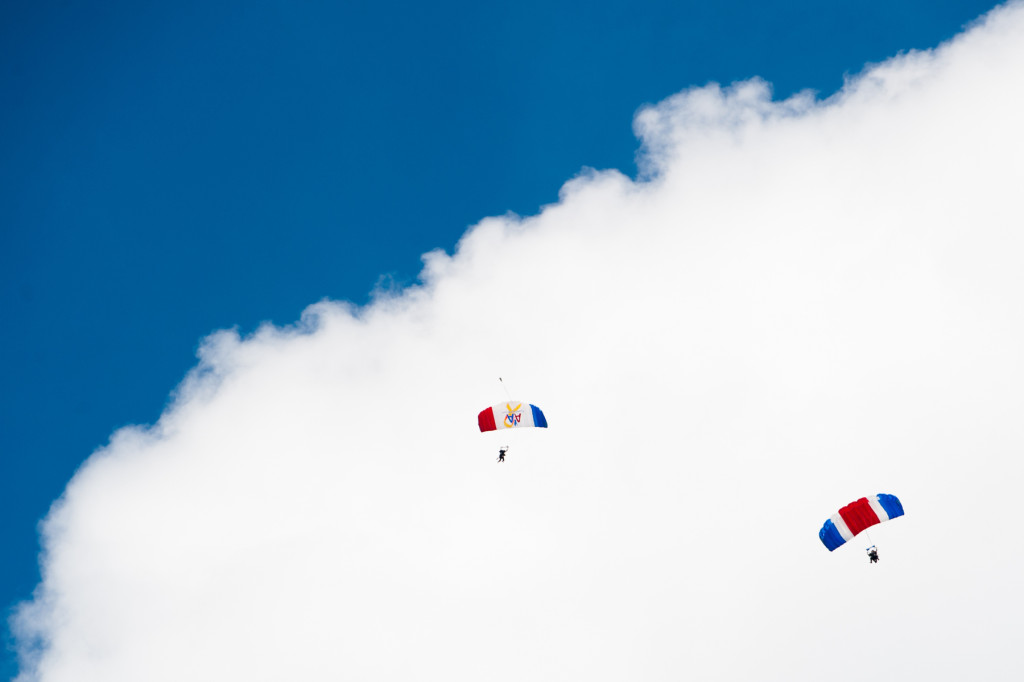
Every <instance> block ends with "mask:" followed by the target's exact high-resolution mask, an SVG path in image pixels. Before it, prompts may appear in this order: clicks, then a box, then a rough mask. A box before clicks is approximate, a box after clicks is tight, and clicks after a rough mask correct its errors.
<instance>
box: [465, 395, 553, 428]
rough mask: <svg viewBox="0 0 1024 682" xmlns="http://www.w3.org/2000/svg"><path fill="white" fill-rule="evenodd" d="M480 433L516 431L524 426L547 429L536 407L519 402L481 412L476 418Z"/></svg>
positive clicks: (510, 402)
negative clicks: (503, 430)
mask: <svg viewBox="0 0 1024 682" xmlns="http://www.w3.org/2000/svg"><path fill="white" fill-rule="evenodd" d="M477 422H479V424H480V430H481V431H497V430H499V429H518V428H523V427H524V426H536V427H539V428H542V429H546V428H547V427H548V420H547V419H545V418H544V413H543V412H541V411H540V408H539V407H537V406H536V405H530V404H529V403H524V402H522V401H519V400H509V401H508V402H504V403H501V404H500V405H494V406H492V407H488V408H487V409H485V410H483V411H482V412H481V413H480V414H479V415H478V416H477Z"/></svg>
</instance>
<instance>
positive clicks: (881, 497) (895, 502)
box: [878, 493, 903, 519]
mask: <svg viewBox="0 0 1024 682" xmlns="http://www.w3.org/2000/svg"><path fill="white" fill-rule="evenodd" d="M878 504H880V505H882V509H884V510H885V513H886V514H888V515H889V518H890V519H895V518H896V517H897V516H903V505H902V504H900V500H899V498H898V497H896V496H895V495H886V494H885V493H879V494H878Z"/></svg>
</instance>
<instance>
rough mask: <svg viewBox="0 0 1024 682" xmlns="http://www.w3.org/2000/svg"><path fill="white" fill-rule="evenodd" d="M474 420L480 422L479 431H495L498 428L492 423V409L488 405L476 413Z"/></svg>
mask: <svg viewBox="0 0 1024 682" xmlns="http://www.w3.org/2000/svg"><path fill="white" fill-rule="evenodd" d="M476 420H477V423H479V424H480V430H481V431H495V430H497V428H498V425H497V424H495V423H494V410H493V409H492V408H490V407H488V408H487V409H486V410H484V411H483V412H481V413H480V414H479V415H477V418H476Z"/></svg>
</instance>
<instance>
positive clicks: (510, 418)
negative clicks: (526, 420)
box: [505, 403, 523, 429]
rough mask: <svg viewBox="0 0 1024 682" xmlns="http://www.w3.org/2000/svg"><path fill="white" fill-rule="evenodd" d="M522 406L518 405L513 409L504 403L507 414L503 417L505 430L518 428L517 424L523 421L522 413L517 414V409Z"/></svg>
mask: <svg viewBox="0 0 1024 682" xmlns="http://www.w3.org/2000/svg"><path fill="white" fill-rule="evenodd" d="M522 406H523V404H522V403H519V404H518V405H516V406H515V407H512V403H505V407H506V409H508V414H506V415H505V428H506V429H511V428H512V427H513V426H519V422H520V421H522V419H523V413H522V412H519V408H521V407H522Z"/></svg>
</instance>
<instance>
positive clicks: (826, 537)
mask: <svg viewBox="0 0 1024 682" xmlns="http://www.w3.org/2000/svg"><path fill="white" fill-rule="evenodd" d="M890 497H891V495H890ZM897 504H898V502H897ZM886 511H889V510H888V509H886ZM900 513H901V514H902V513H903V510H902V509H900ZM818 537H819V538H821V541H822V543H824V545H825V546H826V547H828V551H830V552H831V551H832V550H834V549H835V548H836V547H840V546H842V545H843V544H844V543H845V542H846V540H844V539H843V536H842V535H840V534H839V529H838V528H836V524H834V523H832V519H829V520H828V521H826V522H825V525H824V526H822V527H821V530H820V531H818Z"/></svg>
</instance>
